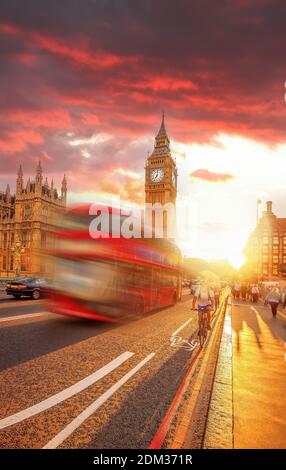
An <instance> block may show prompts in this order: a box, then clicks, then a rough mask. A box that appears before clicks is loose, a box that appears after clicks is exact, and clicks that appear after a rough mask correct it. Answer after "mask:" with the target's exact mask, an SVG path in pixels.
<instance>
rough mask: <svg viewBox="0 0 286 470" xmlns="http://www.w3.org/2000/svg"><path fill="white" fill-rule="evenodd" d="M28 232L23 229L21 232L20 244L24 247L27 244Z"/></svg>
mask: <svg viewBox="0 0 286 470" xmlns="http://www.w3.org/2000/svg"><path fill="white" fill-rule="evenodd" d="M28 241H29V239H28V232H26V231H24V232H22V246H23V247H25V246H28Z"/></svg>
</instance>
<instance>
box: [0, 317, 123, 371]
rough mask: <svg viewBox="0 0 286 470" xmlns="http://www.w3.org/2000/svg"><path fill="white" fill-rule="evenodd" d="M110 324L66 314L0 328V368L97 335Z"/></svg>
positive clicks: (108, 327) (109, 326) (107, 328)
mask: <svg viewBox="0 0 286 470" xmlns="http://www.w3.org/2000/svg"><path fill="white" fill-rule="evenodd" d="M114 327H115V326H114V325H111V324H106V323H98V322H91V321H88V320H79V319H73V318H66V317H58V316H57V317H56V318H55V319H54V320H53V319H52V320H51V319H49V320H47V321H41V322H32V323H25V324H19V325H14V326H13V328H1V329H0V370H3V369H7V368H8V367H13V366H16V365H18V364H21V363H23V362H26V361H29V360H30V359H35V358H37V357H39V356H43V355H44V354H47V353H50V352H52V351H55V350H58V349H61V348H64V347H66V346H70V345H72V344H75V343H78V342H79V341H83V340H85V339H88V338H91V337H93V336H97V335H99V334H102V333H104V332H105V331H108V330H110V329H112V328H114Z"/></svg>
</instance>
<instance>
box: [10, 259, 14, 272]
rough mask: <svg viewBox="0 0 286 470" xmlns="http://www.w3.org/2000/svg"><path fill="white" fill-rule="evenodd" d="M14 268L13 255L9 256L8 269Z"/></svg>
mask: <svg viewBox="0 0 286 470" xmlns="http://www.w3.org/2000/svg"><path fill="white" fill-rule="evenodd" d="M13 269H14V256H11V258H10V271H13Z"/></svg>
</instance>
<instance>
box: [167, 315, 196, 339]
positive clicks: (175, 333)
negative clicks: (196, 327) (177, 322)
mask: <svg viewBox="0 0 286 470" xmlns="http://www.w3.org/2000/svg"><path fill="white" fill-rule="evenodd" d="M192 320H193V318H189V320H187V321H186V322H185V323H184V324H183V325H181V326H180V327H179V328H178V329H177V330H176V331H175V332H174V333H172V336H177V334H178V333H179V331H181V330H182V329H183V328H185V326H187V325H188V324H189V323H190V322H191V321H192Z"/></svg>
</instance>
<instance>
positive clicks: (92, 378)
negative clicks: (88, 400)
mask: <svg viewBox="0 0 286 470" xmlns="http://www.w3.org/2000/svg"><path fill="white" fill-rule="evenodd" d="M133 355H134V353H133V352H129V351H126V352H124V353H123V354H121V355H120V356H117V357H116V358H115V359H113V361H111V362H109V363H108V364H106V365H105V366H103V367H101V368H100V369H98V370H97V371H96V372H94V373H93V374H90V375H88V376H87V377H85V378H84V379H82V380H80V381H79V382H76V383H75V384H73V385H71V386H70V387H68V388H66V389H64V390H62V391H61V392H59V393H56V394H55V395H52V396H50V397H49V398H46V399H45V400H43V401H41V402H39V403H36V404H35V405H33V406H30V407H29V408H26V409H24V410H22V411H19V412H18V413H15V414H13V415H11V416H7V417H6V418H3V419H1V420H0V430H1V429H4V428H7V427H8V426H11V425H13V424H16V423H20V422H21V421H23V420H25V419H27V418H31V417H32V416H35V415H37V414H39V413H41V412H43V411H45V410H48V409H49V408H52V407H53V406H55V405H58V404H59V403H61V402H63V401H65V400H67V399H68V398H71V397H72V396H74V395H76V394H77V393H79V392H81V391H83V390H85V389H86V388H87V387H89V386H90V385H93V384H94V383H95V382H97V381H98V380H100V379H102V378H103V377H105V376H106V375H107V374H109V373H110V372H112V371H113V370H114V369H116V368H117V367H119V366H120V365H121V364H123V362H125V361H127V359H129V358H130V357H132V356H133Z"/></svg>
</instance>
